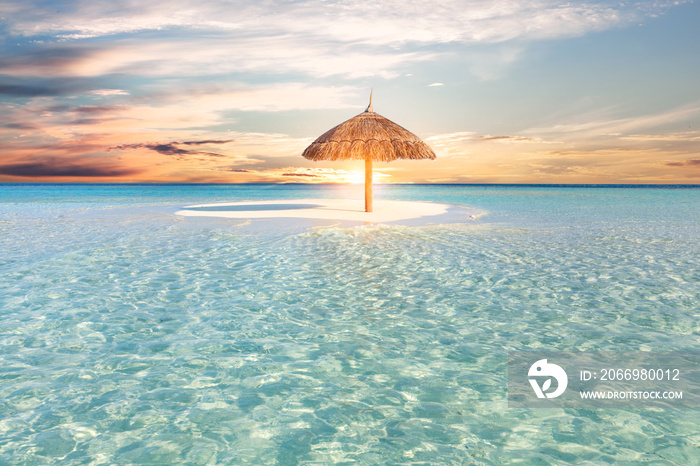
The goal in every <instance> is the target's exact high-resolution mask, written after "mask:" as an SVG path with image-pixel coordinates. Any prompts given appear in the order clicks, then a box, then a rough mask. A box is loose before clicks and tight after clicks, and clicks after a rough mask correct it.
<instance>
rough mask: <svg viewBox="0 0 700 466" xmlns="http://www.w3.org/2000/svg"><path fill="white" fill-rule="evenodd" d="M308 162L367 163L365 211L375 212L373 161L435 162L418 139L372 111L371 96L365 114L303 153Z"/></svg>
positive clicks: (324, 135)
mask: <svg viewBox="0 0 700 466" xmlns="http://www.w3.org/2000/svg"><path fill="white" fill-rule="evenodd" d="M302 155H303V156H304V157H305V158H307V159H309V160H364V161H365V211H366V212H372V161H373V160H374V161H376V162H391V161H392V160H396V159H435V153H434V152H433V151H432V149H430V147H428V145H427V144H426V143H424V142H423V141H421V140H420V138H419V137H418V136H416V135H415V134H413V133H411V132H410V131H408V130H407V129H405V128H402V127H401V126H399V125H397V124H396V123H394V122H393V121H391V120H388V119H386V118H384V117H383V116H381V115H380V114H378V113H374V109H372V94H371V93H370V96H369V106H368V107H367V110H365V111H364V113H360V114H359V115H357V116H356V117H353V118H350V119H349V120H347V121H345V122H343V123H341V124H339V125H338V126H336V127H335V128H332V129H329V130H328V131H326V132H325V133H323V134H322V135H321V136H320V137H319V138H318V139H316V140H315V141H314V142H313V143H311V145H310V146H309V147H307V148H306V150H304V153H303V154H302Z"/></svg>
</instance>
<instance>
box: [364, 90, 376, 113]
mask: <svg viewBox="0 0 700 466" xmlns="http://www.w3.org/2000/svg"><path fill="white" fill-rule="evenodd" d="M373 93H374V88H372V89H371V90H370V91H369V105H368V106H367V110H365V112H372V113H374V109H373V108H372V94H373Z"/></svg>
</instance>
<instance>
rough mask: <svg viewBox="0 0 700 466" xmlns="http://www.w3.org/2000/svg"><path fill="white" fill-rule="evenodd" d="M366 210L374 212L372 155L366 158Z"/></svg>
mask: <svg viewBox="0 0 700 466" xmlns="http://www.w3.org/2000/svg"><path fill="white" fill-rule="evenodd" d="M365 212H372V157H370V156H367V157H366V158H365Z"/></svg>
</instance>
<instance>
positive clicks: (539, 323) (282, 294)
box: [0, 185, 700, 465]
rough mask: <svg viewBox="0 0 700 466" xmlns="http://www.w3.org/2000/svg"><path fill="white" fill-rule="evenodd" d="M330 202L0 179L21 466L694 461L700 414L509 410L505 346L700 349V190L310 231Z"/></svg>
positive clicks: (6, 347) (499, 194) (532, 202)
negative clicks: (292, 203)
mask: <svg viewBox="0 0 700 466" xmlns="http://www.w3.org/2000/svg"><path fill="white" fill-rule="evenodd" d="M359 189H361V188H356V187H330V186H290V185H286V186H279V185H277V186H273V185H254V186H235V185H234V186H225V185H224V186H222V185H214V186H136V185H134V186H132V185H128V186H115V185H93V186H84V185H83V186H80V185H78V186H71V185H65V186H46V185H37V186H28V185H27V186H19V185H2V186H0V247H1V249H0V250H1V251H2V255H1V256H0V273H1V276H2V279H1V282H0V305H1V308H0V313H1V314H0V463H8V464H54V463H60V464H139V463H140V464H175V463H190V464H281V465H292V464H343V463H344V464H513V463H515V464H582V463H583V464H613V463H615V464H638V463H650V464H698V462H700V416H699V415H698V411H697V410H688V409H685V410H681V409H679V410H673V409H645V410H640V409H636V410H628V409H624V408H623V409H615V410H611V409H605V410H602V409H586V410H584V409H551V410H526V409H509V408H508V407H507V403H506V381H507V379H506V376H507V374H506V365H507V351H508V350H527V349H552V350H566V351H576V350H638V349H642V350H648V351H669V350H681V349H683V350H688V349H690V350H697V349H700V319H699V311H698V304H699V303H700V257H699V255H700V254H699V252H700V248H698V244H699V241H698V240H699V239H700V190H698V189H630V188H626V189H621V188H619V189H615V188H551V187H550V188H546V187H503V186H500V187H499V186H493V187H483V186H383V187H376V188H375V189H376V196H377V197H383V198H390V199H406V200H430V201H438V202H449V203H456V204H464V205H469V206H473V207H476V208H479V209H483V210H485V211H488V212H489V214H488V215H487V216H485V217H482V218H481V219H479V220H478V221H476V222H475V221H469V222H465V223H464V224H455V225H443V226H440V225H437V226H436V225H432V226H422V227H418V226H364V227H356V228H339V227H333V228H321V229H309V228H307V227H305V226H304V225H302V224H299V223H289V224H286V223H276V224H270V223H264V222H263V223H257V224H256V223H255V222H254V223H253V224H251V225H242V224H241V222H240V221H235V220H225V219H218V220H217V219H211V220H202V219H188V218H183V217H177V216H174V215H172V212H174V211H175V210H176V208H178V207H181V206H183V205H188V204H194V203H202V202H217V201H237V200H252V199H255V200H261V199H297V198H298V199H302V198H318V197H338V196H345V197H347V196H349V195H361V193H356V191H354V190H359Z"/></svg>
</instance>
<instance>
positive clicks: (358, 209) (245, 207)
mask: <svg viewBox="0 0 700 466" xmlns="http://www.w3.org/2000/svg"><path fill="white" fill-rule="evenodd" d="M455 210H458V211H459V212H458V213H456V215H457V216H458V218H457V220H461V221H465V222H466V221H470V220H474V219H476V218H477V217H479V216H480V215H481V214H482V213H483V212H481V211H478V210H476V209H470V208H467V207H461V206H460V207H457V206H451V205H449V204H438V203H434V202H415V201H385V200H376V201H375V202H374V212H365V211H364V203H363V201H362V200H357V199H350V200H348V199H294V200H274V201H245V202H233V203H220V204H200V205H192V206H187V207H185V208H183V209H182V210H179V211H177V212H175V214H176V215H184V216H188V217H224V218H234V219H273V218H306V219H318V220H336V221H345V222H353V223H355V222H358V223H361V224H364V223H374V224H378V223H384V224H392V223H403V222H404V221H410V220H423V221H421V222H420V223H439V222H441V221H444V220H447V217H450V221H448V223H455V215H454V214H455ZM450 213H451V214H453V215H448V214H450ZM411 223H412V224H415V222H411Z"/></svg>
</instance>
